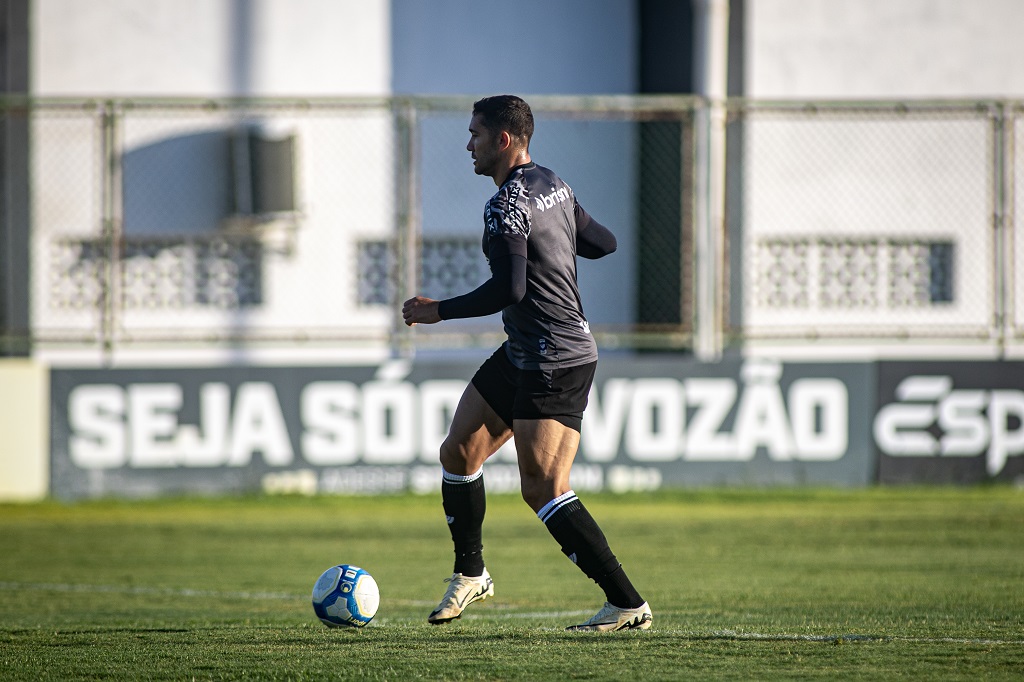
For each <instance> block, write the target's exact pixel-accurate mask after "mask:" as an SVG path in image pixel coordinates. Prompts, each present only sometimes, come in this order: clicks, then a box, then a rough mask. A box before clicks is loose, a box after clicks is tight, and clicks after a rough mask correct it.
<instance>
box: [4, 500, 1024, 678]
mask: <svg viewBox="0 0 1024 682" xmlns="http://www.w3.org/2000/svg"><path fill="white" fill-rule="evenodd" d="M584 500H585V502H586V503H587V505H588V507H589V508H590V509H591V511H592V512H593V514H594V516H595V517H596V518H597V519H598V521H599V522H600V523H601V524H602V526H603V527H604V530H605V532H606V534H607V535H608V537H609V540H610V541H611V544H612V548H613V549H614V550H615V551H616V553H617V554H618V556H619V559H620V560H621V561H622V562H623V563H624V564H625V566H626V568H627V570H628V571H629V573H630V575H631V577H632V578H633V581H634V582H635V583H636V584H637V586H638V587H639V588H640V591H641V592H642V594H643V595H644V596H645V597H646V598H647V599H648V600H649V601H650V603H651V606H652V608H653V610H654V617H655V620H654V627H653V628H652V629H650V630H648V631H646V632H627V633H617V634H611V635H609V634H596V633H566V632H563V630H562V628H564V627H565V626H566V625H569V624H571V623H574V622H579V621H580V620H581V619H585V618H587V617H589V616H590V615H592V613H593V612H594V611H596V610H597V608H598V607H600V605H601V603H602V601H603V599H602V595H601V593H600V591H599V590H598V588H597V587H596V586H595V585H594V584H593V583H591V582H590V581H589V580H587V579H586V578H585V577H584V576H583V574H582V573H580V572H579V571H578V569H576V567H575V566H573V565H572V564H571V563H570V562H569V561H568V560H566V559H565V557H564V556H563V555H562V554H561V552H560V551H559V550H558V547H557V545H556V544H555V542H554V540H552V539H551V537H550V536H549V535H548V534H547V532H546V531H545V530H544V528H543V526H542V524H541V523H540V521H538V520H537V518H536V517H535V516H533V514H532V513H531V512H530V511H529V509H528V508H527V507H526V505H525V504H523V503H522V501H521V500H520V499H519V498H518V497H511V496H494V497H491V498H490V500H489V506H488V522H487V526H486V527H485V537H484V543H485V556H486V558H487V564H488V568H489V570H490V572H491V574H492V576H493V577H494V580H495V588H496V594H495V598H494V599H492V600H487V601H485V602H482V603H479V604H476V605H474V606H473V607H471V608H470V609H469V610H468V611H467V613H466V615H465V616H464V617H463V618H462V619H461V620H460V621H456V622H454V623H451V624H449V625H447V626H440V627H435V626H429V625H427V624H426V621H425V619H426V615H427V613H428V612H429V611H430V609H431V608H432V607H433V606H434V605H435V604H436V602H437V600H438V599H439V598H440V597H441V595H442V594H443V592H444V588H445V585H444V583H443V582H442V580H443V578H445V577H447V575H449V574H450V572H451V551H450V540H449V538H448V531H447V528H446V526H445V523H444V517H443V514H442V512H441V509H440V501H439V499H438V498H437V497H435V496H427V497H418V496H411V495H410V496H400V497H375V498H337V497H320V498H291V497H287V498H245V499H217V500H195V499H189V500H159V501H146V502H111V501H104V502H88V503H80V504H67V505H65V504H59V503H44V504H32V505H3V506H0V679H3V680H72V679H174V680H191V679H200V680H209V679H212V680H222V679H254V680H277V679H281V680H323V679H352V680H376V679H392V680H405V679H487V680H492V679H494V680H562V679H630V680H635V679H655V680H661V679H664V680H668V679H688V678H692V679H865V680H877V679H894V678H904V679H928V680H934V679H964V680H978V679H1018V680H1019V679H1022V678H1024V491H1022V490H1019V489H1013V488H1006V487H978V488H970V489H917V488H911V489H892V488H889V489H869V490H856V491H848V490H764V491H690V492H663V493H657V494H654V495H627V496H611V495H608V496H605V495H590V496H585V497H584ZM343 562H348V563H356V564H359V565H362V566H363V567H365V568H367V569H368V570H369V571H370V572H371V573H373V575H374V576H375V578H376V579H377V581H378V583H379V584H380V588H381V594H382V604H381V608H380V611H379V613H378V615H377V617H376V618H375V619H374V621H373V622H372V623H371V624H370V625H369V626H368V627H366V628H364V629H363V630H332V629H327V628H325V627H324V626H322V625H321V624H320V623H319V622H318V621H316V619H315V617H314V616H313V611H312V608H311V607H310V604H309V593H310V590H311V588H312V585H313V582H314V581H315V579H316V578H317V576H319V574H320V572H321V571H323V570H324V569H326V568H327V567H329V566H331V565H333V564H335V563H343Z"/></svg>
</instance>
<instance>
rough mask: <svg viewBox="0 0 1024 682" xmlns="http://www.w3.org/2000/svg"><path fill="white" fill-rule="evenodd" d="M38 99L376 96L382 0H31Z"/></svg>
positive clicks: (384, 50)
mask: <svg viewBox="0 0 1024 682" xmlns="http://www.w3.org/2000/svg"><path fill="white" fill-rule="evenodd" d="M34 7H35V18H34V28H33V36H32V40H33V46H32V64H33V78H32V82H33V91H34V92H35V94H37V95H44V96H48V95H82V94H85V95H91V96H94V95H120V96H138V95H198V96H209V97H214V96H225V95H258V96H278V95H281V96H284V95H305V96H314V95H380V94H386V93H387V92H388V89H389V87H390V79H391V65H390V58H391V53H390V37H389V31H390V23H389V16H390V3H389V2H388V1H387V0H301V1H298V2H294V1H289V0H144V1H141V2H140V1H139V0H90V1H89V2H80V1H78V0H35V3H34Z"/></svg>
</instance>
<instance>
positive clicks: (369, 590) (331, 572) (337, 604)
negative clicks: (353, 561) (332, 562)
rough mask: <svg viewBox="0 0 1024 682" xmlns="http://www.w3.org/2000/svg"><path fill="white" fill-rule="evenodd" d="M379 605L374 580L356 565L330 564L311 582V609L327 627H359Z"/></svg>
mask: <svg viewBox="0 0 1024 682" xmlns="http://www.w3.org/2000/svg"><path fill="white" fill-rule="evenodd" d="M379 605H380V592H379V591H378V589H377V581H376V580H374V579H373V576H372V575H370V574H369V573H367V572H366V571H364V570H363V569H361V568H359V567H358V566H351V565H349V564H341V565H339V566H332V567H331V568H328V569H327V570H326V571H324V572H323V574H322V575H321V576H320V578H319V579H317V581H316V584H315V585H313V611H314V612H315V613H316V617H317V618H319V619H320V621H321V622H322V623H323V624H324V625H326V626H327V627H331V628H345V627H350V628H361V627H363V626H364V625H366V624H367V623H369V622H370V621H371V620H373V616H374V614H376V613H377V607H378V606H379Z"/></svg>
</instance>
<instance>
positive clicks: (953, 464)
mask: <svg viewBox="0 0 1024 682" xmlns="http://www.w3.org/2000/svg"><path fill="white" fill-rule="evenodd" d="M873 432H874V438H875V443H876V444H877V446H878V453H879V454H878V480H879V482H881V483H977V482H982V481H1014V480H1021V479H1022V478H1024V457H1022V456H1021V455H1022V454H1024V363H1022V362H1004V361H992V362H881V363H879V367H878V414H877V415H876V416H875V419H874V425H873Z"/></svg>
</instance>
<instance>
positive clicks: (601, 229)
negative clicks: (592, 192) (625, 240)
mask: <svg viewBox="0 0 1024 682" xmlns="http://www.w3.org/2000/svg"><path fill="white" fill-rule="evenodd" d="M573 214H574V215H575V217H576V253H577V255H579V256H582V257H583V258H588V259H590V260H595V259H597V258H602V257H604V256H607V255H608V254H610V253H614V252H615V249H617V248H618V246H619V245H618V242H617V241H616V239H615V235H614V234H612V231H611V230H609V229H608V228H607V227H605V226H604V225H602V224H601V223H599V222H597V221H596V220H594V219H593V218H591V217H590V214H589V213H587V212H586V211H585V210H583V207H582V206H580V205H579V203H576V204H575V205H574V206H573Z"/></svg>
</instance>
